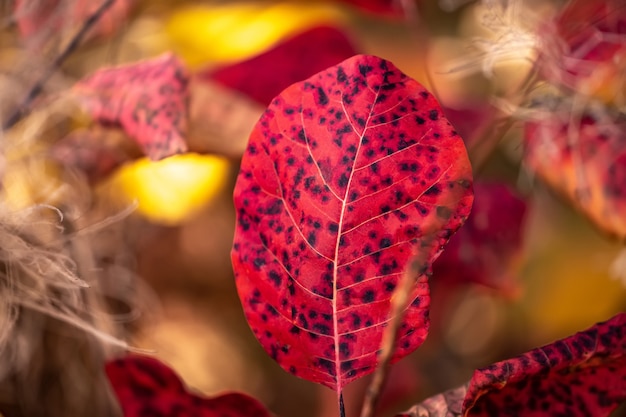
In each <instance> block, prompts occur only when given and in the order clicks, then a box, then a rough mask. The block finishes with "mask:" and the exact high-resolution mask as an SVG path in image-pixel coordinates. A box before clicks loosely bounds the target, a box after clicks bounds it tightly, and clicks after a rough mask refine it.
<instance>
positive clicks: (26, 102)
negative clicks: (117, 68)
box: [2, 0, 115, 130]
mask: <svg viewBox="0 0 626 417" xmlns="http://www.w3.org/2000/svg"><path fill="white" fill-rule="evenodd" d="M113 3H115V0H104V2H103V3H102V4H101V5H100V7H98V9H97V10H96V11H95V12H93V13H92V14H91V15H90V16H89V18H87V20H86V21H85V22H84V23H83V26H82V27H81V28H80V30H79V31H78V32H77V33H76V35H74V37H73V38H72V39H71V40H70V42H69V43H68V44H67V46H66V47H65V49H63V50H62V51H61V53H60V54H59V55H57V57H56V58H55V59H54V61H52V63H51V64H50V66H49V67H48V68H47V69H46V71H45V72H44V73H43V74H42V75H41V77H39V79H38V80H37V82H35V84H33V86H32V87H31V88H30V90H29V91H28V93H27V94H26V95H25V96H24V99H23V100H22V102H21V103H20V104H19V105H18V106H17V107H16V108H15V110H14V111H13V113H12V114H11V116H10V117H9V118H8V119H7V120H6V121H5V122H4V123H3V125H2V129H3V130H7V129H10V128H11V127H13V126H14V125H15V124H16V123H17V122H19V121H20V119H21V118H22V117H23V116H24V114H26V113H27V112H28V110H29V107H30V106H31V104H32V103H33V101H34V100H35V99H36V98H37V96H38V95H39V94H41V92H42V91H43V87H44V85H45V84H46V83H47V82H48V80H49V79H50V77H52V75H53V74H54V73H55V72H56V71H57V70H58V69H59V68H60V67H61V65H62V64H63V62H64V61H65V60H66V59H67V58H68V57H69V56H70V55H71V54H72V52H74V50H75V49H76V48H77V47H78V46H79V45H80V44H81V42H82V41H83V39H84V37H85V36H86V35H87V33H89V30H90V29H91V28H92V27H93V26H94V25H95V24H96V23H97V22H98V20H100V18H101V17H102V15H103V14H104V13H105V12H106V11H107V10H108V9H109V8H110V7H111V6H112V5H113Z"/></svg>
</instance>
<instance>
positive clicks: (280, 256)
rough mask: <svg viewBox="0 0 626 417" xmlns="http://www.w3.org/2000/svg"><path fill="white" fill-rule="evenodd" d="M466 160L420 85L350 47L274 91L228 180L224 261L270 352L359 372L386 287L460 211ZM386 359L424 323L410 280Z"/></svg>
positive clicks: (327, 375)
mask: <svg viewBox="0 0 626 417" xmlns="http://www.w3.org/2000/svg"><path fill="white" fill-rule="evenodd" d="M471 180H472V176H471V169H470V165H469V161H468V158H467V153H466V151H465V148H464V146H463V142H462V140H461V138H460V137H459V136H458V135H457V134H456V132H455V131H454V129H453V128H452V126H451V125H450V124H449V123H448V121H447V120H446V119H445V118H444V117H443V115H442V111H441V108H440V107H439V104H438V103H437V102H436V100H435V99H434V97H433V96H432V95H431V94H430V93H429V92H428V91H426V90H425V89H424V87H422V86H421V85H420V84H418V83H417V82H416V81H414V80H412V79H411V78H409V77H407V76H406V75H404V74H403V73H402V72H400V71H399V70H398V69H397V68H396V67H395V66H394V65H393V64H391V63H390V62H388V61H385V60H383V59H380V58H377V57H374V56H364V55H358V56H355V57H353V58H350V59H348V60H346V61H344V62H342V63H341V64H339V65H337V66H335V67H332V68H329V69H327V70H326V71H323V72H321V73H319V74H316V75H314V76H312V77H311V78H309V79H308V80H306V81H303V82H300V83H297V84H294V85H292V86H290V87H289V88H287V89H286V90H285V91H283V92H282V93H281V94H280V95H279V96H278V97H276V99H274V101H273V102H272V104H271V105H270V106H269V108H268V109H267V110H266V112H265V113H264V114H263V116H262V117H261V119H260V120H259V122H258V123H257V125H256V126H255V128H254V130H253V132H252V135H251V137H250V141H249V144H248V148H247V150H246V153H245V154H244V157H243V160H242V163H241V171H240V173H239V177H238V180H237V184H236V187H235V193H234V195H235V206H236V209H237V227H236V232H235V241H234V246H233V251H232V261H233V267H234V271H235V276H236V283H237V288H238V291H239V295H240V298H241V300H242V303H243V306H244V311H245V313H246V317H247V319H248V322H249V324H250V327H251V328H252V330H253V331H254V333H255V335H256V336H257V338H258V339H259V341H260V342H261V344H262V345H263V347H264V348H265V350H266V351H267V352H268V353H269V354H270V355H271V356H272V357H273V358H274V359H275V360H276V361H278V363H279V364H280V365H281V366H282V367H283V368H284V369H286V370H288V371H289V372H291V373H293V374H295V375H298V376H300V377H302V378H305V379H309V380H311V381H315V382H318V383H321V384H324V385H326V386H328V387H330V388H333V389H335V390H337V391H341V388H342V387H343V386H344V385H346V384H347V383H349V382H350V381H352V380H354V379H356V378H358V377H361V376H363V375H365V374H367V373H369V372H372V371H373V369H374V368H375V366H376V361H377V357H376V354H377V351H378V349H379V346H380V342H381V336H382V333H383V330H384V328H385V323H387V322H388V320H389V319H390V317H389V308H390V298H391V295H392V293H393V291H394V288H395V287H396V284H397V282H398V280H399V278H400V277H401V275H402V273H403V271H404V270H405V267H406V266H407V264H408V263H409V262H410V260H411V259H412V258H413V257H414V255H416V254H417V253H418V252H419V253H420V254H421V257H422V258H424V259H426V260H427V262H426V265H425V271H426V272H427V271H428V270H429V264H430V263H431V262H432V261H433V260H434V259H435V258H436V257H437V256H438V254H439V253H440V251H441V249H442V246H443V245H444V244H445V242H446V241H447V240H448V238H449V237H450V236H451V235H452V233H454V231H455V230H456V229H457V228H458V227H460V225H461V224H462V223H463V221H464V220H465V218H466V217H467V215H468V214H469V210H470V206H471V202H472V191H471ZM416 280H417V281H416V284H415V287H414V288H413V291H412V293H411V294H410V299H411V300H412V302H411V303H410V305H409V307H408V308H407V309H406V316H405V318H404V321H403V324H402V326H401V328H400V331H399V334H398V341H397V350H396V352H395V355H394V357H393V359H394V360H398V359H399V358H401V357H403V356H405V355H406V354H408V353H409V352H411V351H413V350H414V349H415V348H417V346H419V345H420V344H421V343H422V342H423V340H424V338H425V337H426V333H427V328H428V305H429V295H428V286H427V278H426V274H423V275H421V276H420V277H419V278H416Z"/></svg>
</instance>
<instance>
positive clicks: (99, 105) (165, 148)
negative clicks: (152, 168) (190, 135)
mask: <svg viewBox="0 0 626 417" xmlns="http://www.w3.org/2000/svg"><path fill="white" fill-rule="evenodd" d="M188 82H189V75H188V74H187V70H186V69H185V67H184V66H183V64H182V62H181V61H180V60H179V59H178V58H176V57H175V56H174V55H172V54H170V53H167V54H164V55H161V56H159V57H156V58H153V59H150V60H146V61H141V62H138V63H134V64H130V65H124V66H119V67H114V68H104V69H101V70H98V71H96V72H95V73H94V74H93V75H90V76H88V77H86V78H84V79H82V80H81V81H79V82H78V83H76V85H74V87H73V88H72V92H73V94H74V96H75V97H76V98H77V99H78V101H79V102H80V103H81V105H82V106H83V107H84V108H85V109H86V111H87V112H88V113H89V114H91V115H92V117H93V118H94V119H96V120H98V121H99V122H100V123H103V124H114V125H119V126H121V127H122V128H123V129H124V130H125V131H126V133H127V134H128V135H129V136H131V137H132V138H133V139H135V140H136V141H137V143H138V144H139V146H141V148H142V149H143V151H144V153H145V154H146V155H147V156H148V157H149V158H151V159H153V160H158V159H163V158H165V157H167V156H171V155H174V154H177V153H183V152H185V151H186V150H187V145H186V143H185V140H184V136H185V132H186V129H187V117H188V108H187V102H188V95H189V93H188V90H187V84H188Z"/></svg>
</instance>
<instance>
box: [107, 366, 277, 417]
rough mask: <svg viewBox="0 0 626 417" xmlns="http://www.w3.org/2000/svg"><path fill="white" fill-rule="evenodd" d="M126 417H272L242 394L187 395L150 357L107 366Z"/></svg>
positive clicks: (170, 371)
mask: <svg viewBox="0 0 626 417" xmlns="http://www.w3.org/2000/svg"><path fill="white" fill-rule="evenodd" d="M106 372H107V375H108V377H109V381H110V383H111V386H112V387H113V390H114V391H115V394H116V395H117V399H118V401H119V402H120V405H121V407H122V411H123V412H124V417H146V416H151V417H160V416H162V417H172V416H197V417H270V414H269V412H268V411H267V410H266V409H265V407H264V406H263V405H262V404H261V403H259V402H258V401H257V400H255V399H254V398H252V397H250V396H248V395H245V394H240V393H229V394H223V395H220V396H218V397H213V398H206V397H203V396H201V395H197V394H193V393H190V392H188V391H187V388H186V387H185V386H184V384H183V382H182V381H181V379H180V378H179V377H178V376H177V375H176V374H175V373H174V371H172V370H171V369H170V368H169V367H167V366H166V365H164V364H163V363H161V362H159V361H158V360H156V359H154V358H150V357H147V356H137V355H132V356H127V357H124V358H121V359H117V360H114V361H111V362H108V363H107V364H106Z"/></svg>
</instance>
